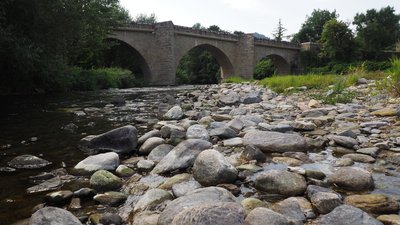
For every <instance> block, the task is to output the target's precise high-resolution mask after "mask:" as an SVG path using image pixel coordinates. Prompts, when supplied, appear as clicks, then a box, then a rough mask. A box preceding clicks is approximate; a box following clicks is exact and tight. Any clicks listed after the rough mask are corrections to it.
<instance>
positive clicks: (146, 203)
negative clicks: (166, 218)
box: [133, 189, 172, 212]
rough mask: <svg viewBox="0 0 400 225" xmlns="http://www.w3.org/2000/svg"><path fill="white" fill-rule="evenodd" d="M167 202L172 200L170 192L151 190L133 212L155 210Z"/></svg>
mask: <svg viewBox="0 0 400 225" xmlns="http://www.w3.org/2000/svg"><path fill="white" fill-rule="evenodd" d="M166 200H172V195H171V194H170V193H169V192H168V191H165V190H162V189H150V190H148V191H147V192H146V193H145V194H144V195H143V196H142V197H141V198H140V199H139V201H138V202H137V203H136V204H135V207H134V209H133V210H134V212H138V211H145V210H154V209H155V208H156V207H157V205H159V204H161V203H162V202H164V201H166Z"/></svg>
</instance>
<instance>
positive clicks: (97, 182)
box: [90, 170, 122, 191]
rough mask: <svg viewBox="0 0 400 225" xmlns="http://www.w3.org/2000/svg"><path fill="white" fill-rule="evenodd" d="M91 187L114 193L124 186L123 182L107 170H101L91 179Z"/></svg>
mask: <svg viewBox="0 0 400 225" xmlns="http://www.w3.org/2000/svg"><path fill="white" fill-rule="evenodd" d="M90 186H91V187H93V188H94V189H96V190H99V191H114V190H117V189H119V188H120V187H121V186H122V180H121V179H120V178H119V177H117V176H115V175H114V174H112V173H110V172H108V171H106V170H99V171H97V172H95V173H94V174H93V175H92V176H91V177H90Z"/></svg>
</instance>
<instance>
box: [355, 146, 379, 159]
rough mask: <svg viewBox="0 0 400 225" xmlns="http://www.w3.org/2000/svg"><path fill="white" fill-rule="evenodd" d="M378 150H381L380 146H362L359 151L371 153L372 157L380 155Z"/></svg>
mask: <svg viewBox="0 0 400 225" xmlns="http://www.w3.org/2000/svg"><path fill="white" fill-rule="evenodd" d="M378 152H379V148H378V147H370V148H360V149H358V150H357V153H361V154H366V155H370V156H372V157H376V156H377V155H378Z"/></svg>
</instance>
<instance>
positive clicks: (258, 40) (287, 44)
mask: <svg viewBox="0 0 400 225" xmlns="http://www.w3.org/2000/svg"><path fill="white" fill-rule="evenodd" d="M254 44H255V45H257V44H261V45H268V46H279V47H289V48H296V49H300V48H301V45H299V44H296V43H291V42H287V41H275V40H270V39H263V38H254Z"/></svg>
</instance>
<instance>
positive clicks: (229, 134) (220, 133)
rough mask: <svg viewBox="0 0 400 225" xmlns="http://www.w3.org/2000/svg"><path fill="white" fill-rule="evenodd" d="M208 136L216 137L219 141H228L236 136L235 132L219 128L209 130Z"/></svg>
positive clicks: (227, 128) (226, 128)
mask: <svg viewBox="0 0 400 225" xmlns="http://www.w3.org/2000/svg"><path fill="white" fill-rule="evenodd" d="M210 136H217V137H219V138H221V139H229V138H234V137H236V136H237V134H236V132H235V131H234V130H232V129H231V128H229V127H226V126H224V127H219V128H215V129H212V130H210Z"/></svg>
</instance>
